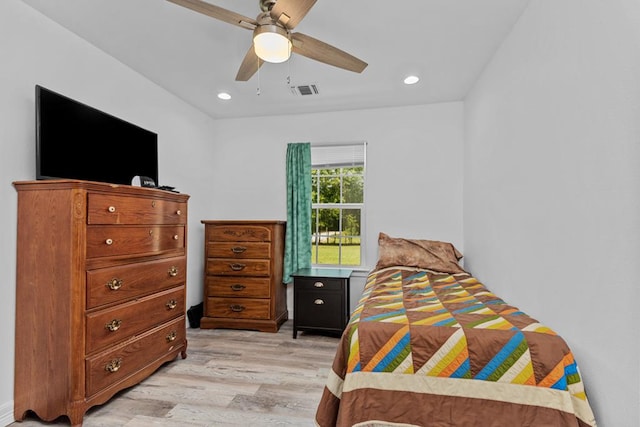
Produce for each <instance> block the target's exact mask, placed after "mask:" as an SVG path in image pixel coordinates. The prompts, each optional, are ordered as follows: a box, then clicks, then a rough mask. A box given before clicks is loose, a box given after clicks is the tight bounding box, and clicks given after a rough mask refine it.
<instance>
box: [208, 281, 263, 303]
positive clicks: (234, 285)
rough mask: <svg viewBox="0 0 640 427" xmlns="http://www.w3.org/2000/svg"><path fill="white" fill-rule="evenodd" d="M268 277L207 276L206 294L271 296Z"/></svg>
mask: <svg viewBox="0 0 640 427" xmlns="http://www.w3.org/2000/svg"><path fill="white" fill-rule="evenodd" d="M270 283H271V281H270V280H269V278H268V277H265V278H258V277H224V276H207V278H206V287H207V289H206V295H211V296H218V297H248V298H269V296H270V286H269V285H270Z"/></svg>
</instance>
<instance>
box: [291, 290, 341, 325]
mask: <svg viewBox="0 0 640 427" xmlns="http://www.w3.org/2000/svg"><path fill="white" fill-rule="evenodd" d="M342 311H344V298H343V297H342V295H341V294H340V293H337V292H323V291H308V292H305V291H302V292H298V294H297V295H296V301H295V307H294V316H295V320H296V325H297V326H298V327H299V328H305V327H306V328H317V329H342V328H344V327H345V325H344V324H343V321H344V316H340V315H339V313H341V312H342Z"/></svg>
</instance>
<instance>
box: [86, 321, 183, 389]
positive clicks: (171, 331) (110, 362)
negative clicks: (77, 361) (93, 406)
mask: <svg viewBox="0 0 640 427" xmlns="http://www.w3.org/2000/svg"><path fill="white" fill-rule="evenodd" d="M185 337H186V330H185V323H184V316H182V317H180V318H178V319H176V320H173V321H171V322H170V323H166V324H164V325H161V326H159V327H157V328H155V329H152V330H150V331H148V332H145V333H144V334H142V335H140V336H138V337H136V338H135V339H133V340H131V341H128V342H125V343H123V344H122V345H120V346H117V347H114V348H113V349H111V350H109V351H107V352H104V353H100V354H98V355H95V356H93V357H89V358H87V359H86V361H85V375H86V395H87V396H91V395H94V394H95V393H97V392H99V391H100V390H102V389H104V388H106V387H108V386H110V385H111V384H115V383H117V382H119V381H122V380H124V379H126V378H127V377H128V376H130V375H132V374H134V373H135V372H137V371H139V370H140V369H142V368H144V367H145V366H147V365H149V364H150V363H152V362H153V361H155V360H158V359H159V358H161V357H162V356H164V355H166V354H168V353H170V352H171V351H173V350H174V349H175V348H176V346H184V345H185V344H186V341H185Z"/></svg>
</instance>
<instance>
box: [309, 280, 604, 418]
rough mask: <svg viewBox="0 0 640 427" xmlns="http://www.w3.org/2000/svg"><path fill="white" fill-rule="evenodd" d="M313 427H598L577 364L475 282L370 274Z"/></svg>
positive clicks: (553, 339)
mask: <svg viewBox="0 0 640 427" xmlns="http://www.w3.org/2000/svg"><path fill="white" fill-rule="evenodd" d="M316 422H317V423H318V425H320V426H323V427H325V426H326V427H329V426H336V425H337V426H380V425H395V426H464V427H467V426H482V427H487V426H554V427H559V426H580V427H586V426H596V421H595V418H594V415H593V412H592V410H591V408H590V406H589V403H588V400H587V396H586V394H585V390H584V386H583V383H582V379H581V376H580V373H579V370H578V366H577V364H576V361H575V360H574V358H573V355H572V353H571V351H570V349H569V348H568V346H567V344H566V342H565V341H564V340H563V339H562V338H561V337H560V336H558V335H557V334H556V333H555V332H554V331H552V330H551V329H550V328H548V327H546V326H544V325H543V324H541V323H539V322H538V321H536V320H535V319H533V318H531V317H529V316H527V315H526V314H525V313H523V312H521V311H520V310H518V309H517V308H516V307H513V306H511V305H509V304H507V303H505V302H504V301H503V300H502V299H500V298H498V297H497V296H496V295H494V294H493V293H491V292H490V291H489V290H488V289H487V288H486V287H485V286H484V285H483V284H482V283H480V282H479V281H478V280H476V279H475V278H474V277H473V276H471V275H469V274H466V273H461V274H453V275H451V274H445V273H438V272H432V271H429V270H420V269H414V268H405V267H390V268H386V269H383V270H379V271H374V272H372V273H371V274H370V275H369V277H368V279H367V284H366V286H365V289H364V291H363V295H362V298H361V299H360V302H359V304H358V306H357V307H356V309H355V310H354V312H353V313H352V316H351V319H350V321H349V324H348V325H347V328H346V329H345V332H344V334H343V335H342V338H341V341H340V345H339V346H338V350H337V353H336V356H335V359H334V362H333V369H332V372H331V373H330V375H329V378H328V380H327V383H326V386H325V389H324V394H323V396H322V400H321V402H320V404H319V406H318V410H317V413H316Z"/></svg>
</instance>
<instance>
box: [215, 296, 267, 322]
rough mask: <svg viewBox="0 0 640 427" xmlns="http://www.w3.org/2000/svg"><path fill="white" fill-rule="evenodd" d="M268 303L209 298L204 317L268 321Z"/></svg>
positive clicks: (252, 299)
mask: <svg viewBox="0 0 640 427" xmlns="http://www.w3.org/2000/svg"><path fill="white" fill-rule="evenodd" d="M269 302H270V301H269V300H267V299H257V298H216V297H209V298H208V299H207V313H205V315H206V316H209V317H225V318H231V319H269Z"/></svg>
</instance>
